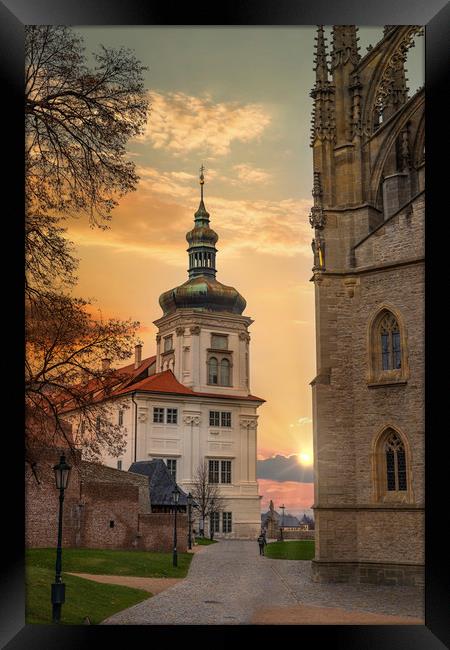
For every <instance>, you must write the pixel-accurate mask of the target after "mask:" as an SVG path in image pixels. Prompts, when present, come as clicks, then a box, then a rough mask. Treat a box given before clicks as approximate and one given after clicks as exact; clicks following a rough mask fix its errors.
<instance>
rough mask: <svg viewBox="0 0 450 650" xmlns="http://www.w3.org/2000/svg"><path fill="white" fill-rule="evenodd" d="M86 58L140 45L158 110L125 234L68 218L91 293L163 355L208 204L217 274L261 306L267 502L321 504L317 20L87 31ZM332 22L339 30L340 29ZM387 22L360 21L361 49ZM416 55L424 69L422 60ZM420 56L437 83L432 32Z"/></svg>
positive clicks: (261, 435)
mask: <svg viewBox="0 0 450 650" xmlns="http://www.w3.org/2000/svg"><path fill="white" fill-rule="evenodd" d="M75 29H76V31H77V32H78V33H80V34H81V35H82V36H83V38H84V40H85V45H86V53H87V54H89V53H90V52H93V51H96V50H98V48H99V45H100V44H102V45H104V46H106V47H122V46H123V47H129V48H131V49H133V50H134V52H135V54H136V56H137V57H138V59H139V60H140V61H141V62H142V63H143V65H146V66H148V70H147V71H146V73H145V82H146V87H147V88H148V92H149V97H150V102H151V111H150V115H149V120H148V123H147V126H146V129H145V133H144V134H143V135H142V136H140V137H139V138H136V139H134V140H132V141H130V142H129V144H128V152H129V156H130V159H132V160H133V161H134V162H135V164H136V166H137V171H138V174H139V176H140V179H141V180H140V182H139V185H138V187H137V190H136V191H135V192H133V193H131V194H129V195H127V196H126V197H124V198H123V199H121V201H120V204H119V206H118V207H117V208H116V209H115V210H114V212H113V218H112V221H111V226H110V229H109V230H107V231H102V230H99V229H91V228H90V227H89V226H88V224H87V221H86V220H85V219H82V218H79V219H76V220H73V221H71V222H70V223H69V228H68V237H69V238H70V239H71V240H72V241H74V242H75V244H76V247H77V255H78V257H79V258H80V260H81V262H80V267H79V272H78V277H79V283H78V286H77V293H78V294H79V295H81V296H83V297H89V298H93V299H95V304H96V306H97V307H98V308H99V309H101V312H102V314H103V316H105V317H109V316H114V317H120V318H123V319H126V318H132V319H133V320H138V321H140V323H141V329H140V336H141V338H142V339H143V342H144V348H143V355H144V356H150V355H152V354H154V352H155V336H156V328H155V326H154V325H153V321H154V320H156V319H157V318H159V317H160V316H161V315H162V312H161V309H160V307H159V303H158V298H159V295H160V294H161V293H162V292H163V291H166V290H167V289H170V288H172V287H175V286H177V285H178V284H181V283H183V282H184V281H185V280H186V279H187V266H188V264H187V253H186V248H187V244H186V240H185V234H186V232H187V231H188V230H190V229H191V228H192V226H193V215H194V212H195V211H196V209H197V207H198V203H199V184H198V170H199V167H200V165H201V164H204V165H205V168H206V171H205V188H204V191H205V204H206V208H207V210H208V211H209V213H210V218H211V227H212V228H213V229H214V230H215V231H216V232H217V233H218V235H219V241H218V244H217V248H218V251H219V252H218V255H217V269H218V273H217V279H218V280H219V281H220V282H222V283H224V284H227V285H231V286H234V287H235V288H236V289H238V291H239V292H240V293H241V294H242V295H243V296H244V298H245V299H246V301H247V308H246V310H245V312H244V314H245V315H247V316H250V317H251V318H252V319H254V321H255V322H254V323H253V324H252V326H251V328H250V333H251V349H250V355H251V356H250V366H251V392H252V393H253V394H254V395H258V396H260V397H263V398H264V399H265V400H266V403H265V404H264V405H263V406H262V407H260V409H259V416H260V417H259V424H258V477H259V484H260V494H262V496H263V498H262V508H263V510H264V509H265V508H266V507H267V506H268V503H269V500H270V499H273V500H274V504H275V507H277V506H279V505H281V504H282V503H283V502H284V504H285V505H286V513H288V512H290V513H292V514H297V513H302V512H303V511H308V509H309V508H310V507H311V505H312V503H313V472H312V464H313V455H312V447H313V445H312V419H311V406H312V404H311V388H310V385H309V383H310V381H311V380H312V379H313V378H314V376H315V374H316V372H315V334H314V286H313V283H312V282H311V281H310V279H311V275H312V273H311V267H312V252H311V239H312V234H311V232H312V231H311V228H310V226H309V223H308V214H309V209H310V206H311V203H312V201H311V189H312V150H311V148H310V145H309V142H310V116H311V108H312V100H311V98H310V97H309V91H310V90H311V88H312V86H313V85H314V72H313V50H314V36H315V27H312V26H300V27H281V28H279V27H277V28H275V27H269V28H268V27H258V28H256V27H223V28H222V27H221V28H218V27H198V28H194V27H122V26H121V27H97V26H96V27H85V26H84V27H78V28H77V27H76V28H75ZM326 32H327V33H329V28H328V29H327V30H326ZM381 35H382V27H365V28H360V31H359V36H360V46H361V54H364V53H365V52H366V46H367V45H368V44H369V43H372V44H375V43H376V42H377V41H378V40H379V38H380V37H381ZM408 64H409V66H408ZM407 66H408V67H409V68H410V69H411V70H412V71H413V74H410V75H409V77H410V84H409V85H410V88H411V90H412V91H414V90H415V88H416V87H417V86H418V85H421V83H423V81H422V77H423V39H422V41H418V44H417V46H416V48H414V49H413V50H411V55H410V58H409V59H408V63H407Z"/></svg>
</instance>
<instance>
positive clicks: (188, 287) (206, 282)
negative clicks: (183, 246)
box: [159, 166, 247, 316]
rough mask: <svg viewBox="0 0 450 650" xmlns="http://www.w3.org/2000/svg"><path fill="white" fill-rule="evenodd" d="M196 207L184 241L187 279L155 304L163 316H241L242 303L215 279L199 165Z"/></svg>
mask: <svg viewBox="0 0 450 650" xmlns="http://www.w3.org/2000/svg"><path fill="white" fill-rule="evenodd" d="M200 172H201V173H200V187H201V197H200V205H199V207H198V210H197V212H196V213H195V218H194V224H195V225H194V228H193V229H192V230H190V231H189V232H188V233H187V235H186V239H187V241H188V244H189V248H188V253H189V280H187V282H185V283H184V284H182V285H180V286H178V287H175V289H170V290H169V291H165V292H164V293H163V294H161V296H160V298H159V304H160V305H161V309H162V310H163V312H164V316H165V315H166V314H170V313H171V312H173V311H175V310H176V309H198V310H201V311H220V312H229V313H232V314H242V312H243V311H244V309H245V307H246V304H247V303H246V302H245V300H244V298H243V297H242V296H241V294H240V293H239V292H238V291H236V289H235V288H234V287H228V286H226V285H225V284H222V283H221V282H218V281H217V280H216V253H217V249H216V246H215V245H216V243H217V240H218V236H217V233H216V232H214V230H212V229H211V228H210V227H209V213H208V212H207V210H206V208H205V204H204V203H203V184H204V176H203V166H202V167H201V170H200Z"/></svg>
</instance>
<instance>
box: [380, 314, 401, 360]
mask: <svg viewBox="0 0 450 650" xmlns="http://www.w3.org/2000/svg"><path fill="white" fill-rule="evenodd" d="M379 336H380V338H381V368H382V369H383V370H398V369H400V368H401V367H402V353H401V347H400V329H399V327H398V323H397V320H396V318H395V316H394V314H392V313H391V312H390V311H387V312H386V313H385V314H384V316H383V318H382V320H381V322H380V327H379Z"/></svg>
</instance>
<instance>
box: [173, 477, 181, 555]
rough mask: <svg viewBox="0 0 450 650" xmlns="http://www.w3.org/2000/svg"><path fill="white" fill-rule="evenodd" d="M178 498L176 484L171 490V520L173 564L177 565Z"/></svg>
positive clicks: (178, 493) (178, 492)
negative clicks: (172, 519) (172, 516)
mask: <svg viewBox="0 0 450 650" xmlns="http://www.w3.org/2000/svg"><path fill="white" fill-rule="evenodd" d="M179 498H180V491H179V489H178V485H175V487H174V489H173V491H172V499H173V502H174V504H175V508H174V522H173V566H178V554H177V510H178V500H179Z"/></svg>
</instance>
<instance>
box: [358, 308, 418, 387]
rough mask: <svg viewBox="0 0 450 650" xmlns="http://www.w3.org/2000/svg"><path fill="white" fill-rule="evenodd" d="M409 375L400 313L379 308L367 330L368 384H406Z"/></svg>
mask: <svg viewBox="0 0 450 650" xmlns="http://www.w3.org/2000/svg"><path fill="white" fill-rule="evenodd" d="M408 377H409V367H408V354H407V336H406V329H405V325H404V323H403V322H402V320H401V315H400V314H398V313H397V312H396V313H395V314H394V313H393V311H391V310H390V309H388V308H387V307H386V308H381V309H380V310H379V311H378V313H377V314H376V315H375V316H374V318H373V319H372V322H371V325H370V330H369V373H368V380H369V385H370V384H373V385H374V386H376V385H377V384H395V383H405V382H406V380H407V379H408Z"/></svg>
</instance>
